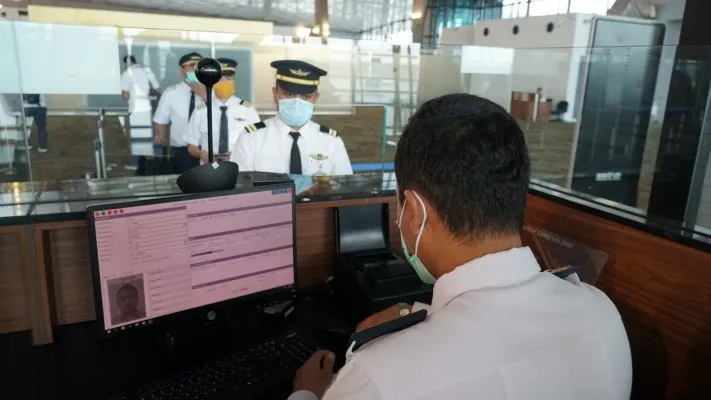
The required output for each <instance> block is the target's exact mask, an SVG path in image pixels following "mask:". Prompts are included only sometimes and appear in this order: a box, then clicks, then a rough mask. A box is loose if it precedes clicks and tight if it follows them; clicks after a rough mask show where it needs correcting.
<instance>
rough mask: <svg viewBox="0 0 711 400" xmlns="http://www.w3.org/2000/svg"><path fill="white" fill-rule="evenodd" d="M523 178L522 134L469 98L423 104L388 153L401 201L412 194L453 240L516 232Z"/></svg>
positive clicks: (492, 107)
mask: <svg viewBox="0 0 711 400" xmlns="http://www.w3.org/2000/svg"><path fill="white" fill-rule="evenodd" d="M530 173H531V162H530V159H529V156H528V149H527V147H526V141H525V138H524V135H523V131H522V130H521V128H520V127H519V126H518V124H517V123H516V121H515V120H514V119H513V117H511V115H510V114H509V113H508V112H506V110H504V109H503V108H502V107H501V106H499V105H497V104H495V103H493V102H491V101H489V100H487V99H484V98H481V97H478V96H474V95H470V94H448V95H445V96H442V97H438V98H435V99H432V100H430V101H428V102H426V103H425V104H423V105H422V106H421V107H420V108H419V109H418V110H417V111H416V112H415V113H414V114H413V115H412V116H411V117H410V119H409V121H408V123H407V125H406V126H405V129H404V131H403V133H402V136H401V137H400V141H399V142H398V145H397V152H396V153H395V175H396V176H397V181H398V196H399V197H400V204H402V202H403V201H404V198H403V195H404V191H405V190H414V191H416V192H417V193H418V194H420V195H421V196H424V197H425V198H427V199H428V200H429V202H430V203H431V205H432V207H433V208H434V210H435V212H436V213H437V214H438V216H439V217H440V219H441V220H442V221H443V223H444V224H445V225H446V227H447V229H448V230H449V231H450V233H451V234H452V236H453V237H455V238H457V239H472V238H485V237H486V238H494V237H503V236H508V235H512V234H518V233H520V232H521V229H522V227H523V214H524V211H525V208H526V195H527V192H528V184H529V180H530ZM408 207H419V205H416V204H409V203H408Z"/></svg>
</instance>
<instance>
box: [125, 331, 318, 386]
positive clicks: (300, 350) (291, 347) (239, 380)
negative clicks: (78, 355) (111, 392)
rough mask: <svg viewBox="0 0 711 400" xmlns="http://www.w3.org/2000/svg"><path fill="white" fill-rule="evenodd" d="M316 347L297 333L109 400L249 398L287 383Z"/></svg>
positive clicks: (254, 346)
mask: <svg viewBox="0 0 711 400" xmlns="http://www.w3.org/2000/svg"><path fill="white" fill-rule="evenodd" d="M314 351H315V348H313V347H311V346H310V345H308V344H307V342H306V341H305V340H303V339H302V338H301V337H300V336H299V335H298V334H296V333H293V332H292V333H289V334H286V335H285V336H281V337H278V338H275V339H271V340H267V341H264V342H262V343H259V344H256V345H253V346H251V347H250V348H247V349H245V350H243V351H241V352H238V353H235V354H231V355H228V356H224V357H221V358H218V359H216V360H212V361H210V362H209V363H207V364H204V365H201V366H198V367H195V368H192V369H189V370H186V371H183V372H180V373H178V374H176V375H175V376H172V377H169V378H167V379H164V380H161V381H157V382H155V383H151V384H149V385H146V386H144V387H141V388H139V389H136V390H133V391H130V392H128V393H124V394H121V395H119V396H116V397H113V398H112V400H129V399H130V400H134V399H136V400H160V399H170V400H183V399H185V400H188V399H190V400H198V399H199V400H210V399H223V398H239V399H249V398H254V397H256V396H259V395H260V394H263V393H264V392H268V391H269V389H270V388H273V387H275V386H278V385H280V384H284V383H290V382H291V380H292V379H293V378H294V375H295V374H296V371H297V370H298V369H299V367H301V365H302V364H303V363H304V361H306V359H307V358H309V357H310V356H311V354H313V352H314Z"/></svg>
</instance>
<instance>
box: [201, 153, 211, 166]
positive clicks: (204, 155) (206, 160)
mask: <svg viewBox="0 0 711 400" xmlns="http://www.w3.org/2000/svg"><path fill="white" fill-rule="evenodd" d="M200 160H202V162H203V163H205V164H207V163H209V162H210V157H209V156H208V154H207V152H206V151H203V152H202V154H201V155H200Z"/></svg>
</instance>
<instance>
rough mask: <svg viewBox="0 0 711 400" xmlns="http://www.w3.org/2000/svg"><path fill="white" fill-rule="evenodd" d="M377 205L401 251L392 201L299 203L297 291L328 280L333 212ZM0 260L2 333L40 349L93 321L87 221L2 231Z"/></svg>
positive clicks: (330, 265) (385, 198) (48, 223)
mask: <svg viewBox="0 0 711 400" xmlns="http://www.w3.org/2000/svg"><path fill="white" fill-rule="evenodd" d="M377 203H390V212H391V214H392V215H393V217H392V218H391V227H390V236H391V237H390V240H391V244H392V246H393V247H394V248H399V247H400V235H399V234H398V230H397V227H396V226H395V214H396V213H397V210H396V208H397V201H396V200H395V197H375V198H366V199H358V200H341V201H326V202H313V203H300V204H297V206H296V233H297V237H296V246H297V254H298V258H297V268H298V272H297V276H298V282H297V285H298V286H299V287H306V286H312V285H315V284H319V283H323V282H325V280H326V278H328V277H329V276H330V275H331V268H332V265H333V258H334V249H335V244H334V241H333V226H334V224H333V211H334V209H335V208H336V207H341V206H347V205H356V204H377ZM0 259H2V260H3V261H2V268H0V333H6V332H14V331H22V330H27V329H31V330H32V338H33V343H34V344H35V345H40V344H46V343H51V342H52V326H53V325H56V324H59V325H63V324H71V323H77V322H84V321H91V320H94V319H95V314H94V297H93V296H94V293H93V286H92V280H91V268H90V259H89V246H88V233H87V226H86V221H76V220H75V221H66V222H45V223H37V224H34V225H17V226H6V227H0ZM33 259H34V262H33ZM23 283H24V284H23Z"/></svg>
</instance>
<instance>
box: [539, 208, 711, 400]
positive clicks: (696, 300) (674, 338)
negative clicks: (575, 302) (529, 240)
mask: <svg viewBox="0 0 711 400" xmlns="http://www.w3.org/2000/svg"><path fill="white" fill-rule="evenodd" d="M526 223H527V224H530V225H533V226H536V227H539V228H543V229H546V230H549V231H552V232H555V233H556V234H558V235H561V236H564V237H567V238H569V239H572V240H575V241H577V242H580V243H583V244H586V245H588V246H590V247H592V248H595V249H598V250H601V251H604V252H605V253H607V254H608V255H609V256H610V259H609V260H608V264H607V265H606V267H605V269H604V270H603V272H602V275H601V276H600V279H599V281H598V284H597V285H598V287H600V289H602V290H603V291H605V293H607V295H608V296H610V298H611V299H612V301H613V302H614V303H615V305H617V308H618V309H619V310H620V314H621V315H622V319H623V321H624V323H625V326H626V328H627V333H628V337H629V340H630V344H631V348H632V354H633V362H634V392H635V396H634V397H635V398H640V399H645V400H647V399H687V398H688V399H696V398H699V399H700V398H711V382H710V381H709V379H708V377H709V376H711V254H709V253H706V252H703V251H700V250H695V249H693V248H690V247H687V246H684V245H681V244H679V243H676V242H672V241H670V240H666V239H663V238H660V237H658V236H654V235H651V234H648V233H645V232H642V231H639V230H636V229H634V228H630V227H627V226H624V225H621V224H617V223H614V222H611V221H609V220H606V219H603V218H600V217H596V216H593V215H591V214H589V213H584V212H581V211H577V210H574V209H571V208H569V207H565V206H562V205H560V204H557V203H554V202H552V201H549V200H546V199H543V198H541V197H536V196H529V202H528V208H527V212H526Z"/></svg>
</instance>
